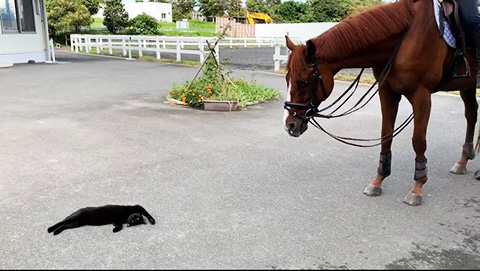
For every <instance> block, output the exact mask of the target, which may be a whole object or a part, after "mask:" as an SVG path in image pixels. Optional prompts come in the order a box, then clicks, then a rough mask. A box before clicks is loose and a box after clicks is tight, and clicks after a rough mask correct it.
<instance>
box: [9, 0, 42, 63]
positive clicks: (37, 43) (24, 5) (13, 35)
mask: <svg viewBox="0 0 480 271" xmlns="http://www.w3.org/2000/svg"><path fill="white" fill-rule="evenodd" d="M46 13H47V12H46V8H45V2H44V0H0V67H2V66H3V67H5V66H11V65H13V64H16V63H28V62H45V61H48V60H50V59H51V52H50V47H49V37H48V31H47V29H48V26H47V19H46V18H47V16H46Z"/></svg>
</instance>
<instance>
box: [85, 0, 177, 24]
mask: <svg viewBox="0 0 480 271" xmlns="http://www.w3.org/2000/svg"><path fill="white" fill-rule="evenodd" d="M122 4H123V5H124V6H125V11H126V12H127V13H128V19H133V18H135V17H136V16H138V15H140V14H142V13H144V12H145V14H147V15H150V16H152V17H154V18H155V19H157V20H158V21H162V22H172V4H168V3H157V2H135V0H123V1H122ZM162 13H164V14H165V18H162ZM92 17H93V18H100V19H101V18H103V7H101V8H100V9H99V10H98V13H97V14H95V15H93V16H92Z"/></svg>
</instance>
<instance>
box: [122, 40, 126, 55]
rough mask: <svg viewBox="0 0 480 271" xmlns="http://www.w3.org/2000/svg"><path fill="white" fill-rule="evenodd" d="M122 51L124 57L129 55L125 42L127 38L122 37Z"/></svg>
mask: <svg viewBox="0 0 480 271" xmlns="http://www.w3.org/2000/svg"><path fill="white" fill-rule="evenodd" d="M122 50H123V56H126V55H127V43H126V41H125V36H122Z"/></svg>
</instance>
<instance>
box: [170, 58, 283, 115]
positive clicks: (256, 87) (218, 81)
mask: <svg viewBox="0 0 480 271" xmlns="http://www.w3.org/2000/svg"><path fill="white" fill-rule="evenodd" d="M229 74H230V72H227V73H224V71H223V68H222V67H221V66H220V65H217V63H216V60H215V58H214V57H213V56H211V55H210V56H209V57H208V58H207V60H206V61H205V65H204V67H203V70H202V74H201V75H200V77H198V78H196V79H195V80H194V81H192V82H189V81H187V82H186V83H185V84H184V85H174V86H173V88H172V89H171V90H170V97H172V98H174V99H177V100H180V101H182V102H183V103H185V104H187V105H189V106H191V107H195V108H203V106H204V101H205V100H206V99H211V100H229V101H238V102H239V104H240V107H245V106H246V105H247V103H249V102H264V101H268V100H272V99H278V98H280V92H279V91H278V90H277V89H273V88H269V87H266V86H263V85H260V84H258V83H257V82H255V81H252V82H247V81H245V80H244V79H243V78H240V79H239V80H235V78H233V77H232V78H230V79H229V78H228V75H229ZM224 75H225V77H224Z"/></svg>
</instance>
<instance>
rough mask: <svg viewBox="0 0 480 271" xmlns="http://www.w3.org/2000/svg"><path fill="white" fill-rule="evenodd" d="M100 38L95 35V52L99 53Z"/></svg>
mask: <svg viewBox="0 0 480 271" xmlns="http://www.w3.org/2000/svg"><path fill="white" fill-rule="evenodd" d="M100 40H101V39H99V38H98V37H95V47H96V49H97V54H99V53H100V49H101V46H102V44H101V43H100V42H99V41H100Z"/></svg>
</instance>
